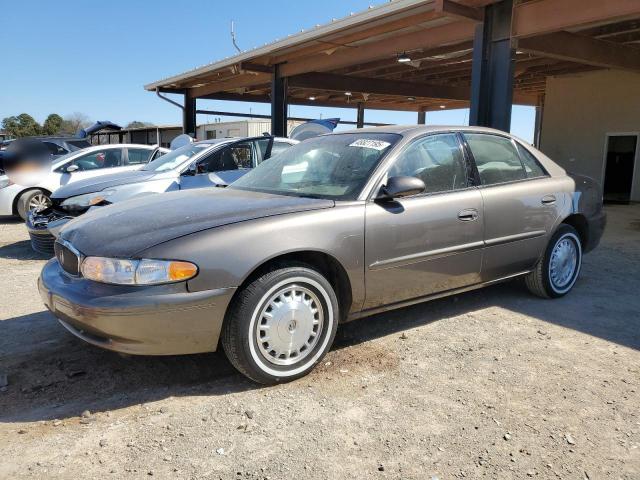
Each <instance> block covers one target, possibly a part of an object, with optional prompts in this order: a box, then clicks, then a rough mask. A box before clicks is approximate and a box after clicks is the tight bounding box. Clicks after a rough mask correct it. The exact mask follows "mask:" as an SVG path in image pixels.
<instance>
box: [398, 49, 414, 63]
mask: <svg viewBox="0 0 640 480" xmlns="http://www.w3.org/2000/svg"><path fill="white" fill-rule="evenodd" d="M410 61H411V57H410V56H409V55H407V54H406V53H405V52H402V53H401V54H400V55H398V62H399V63H409V62H410Z"/></svg>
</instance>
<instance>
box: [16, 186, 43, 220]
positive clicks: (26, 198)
mask: <svg viewBox="0 0 640 480" xmlns="http://www.w3.org/2000/svg"><path fill="white" fill-rule="evenodd" d="M35 204H39V205H42V206H43V207H46V206H48V205H51V199H50V198H49V195H48V194H47V193H46V192H45V191H43V190H38V189H36V190H29V191H27V192H25V193H23V194H22V195H20V198H19V199H18V202H17V204H16V207H17V210H18V215H20V218H22V220H27V215H28V213H29V210H32V209H33V207H34V206H35Z"/></svg>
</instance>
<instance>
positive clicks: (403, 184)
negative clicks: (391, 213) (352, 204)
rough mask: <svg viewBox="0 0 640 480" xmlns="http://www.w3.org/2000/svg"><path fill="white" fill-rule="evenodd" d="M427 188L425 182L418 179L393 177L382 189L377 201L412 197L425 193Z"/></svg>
mask: <svg viewBox="0 0 640 480" xmlns="http://www.w3.org/2000/svg"><path fill="white" fill-rule="evenodd" d="M426 188H427V187H426V186H425V184H424V182H423V181H422V180H420V179H419V178H416V177H391V178H389V179H388V180H387V184H386V185H383V186H382V188H381V189H380V192H379V193H378V196H377V197H376V200H393V199H394V198H402V197H410V196H411V195H417V194H419V193H422V192H424V191H425V189H426Z"/></svg>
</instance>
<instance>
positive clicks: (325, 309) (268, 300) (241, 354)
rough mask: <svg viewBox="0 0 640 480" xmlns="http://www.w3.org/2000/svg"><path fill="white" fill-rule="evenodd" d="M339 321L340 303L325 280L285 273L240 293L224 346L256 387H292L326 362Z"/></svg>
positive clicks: (295, 269)
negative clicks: (295, 382)
mask: <svg viewBox="0 0 640 480" xmlns="http://www.w3.org/2000/svg"><path fill="white" fill-rule="evenodd" d="M338 318H339V312H338V300H337V298H336V295H335V292H334V291H333V288H332V287H331V284H330V283H329V282H328V281H327V279H326V278H325V277H324V276H322V275H321V274H320V273H318V272H317V271H315V270H313V269H312V268H310V267H307V266H302V265H300V266H289V267H285V268H279V269H277V270H274V271H271V272H268V273H266V274H264V275H262V276H260V277H259V278H257V279H256V280H254V281H253V282H251V283H250V284H249V285H248V286H246V287H245V288H244V289H243V290H242V291H240V292H239V293H238V296H237V297H236V299H235V300H234V302H233V304H232V305H231V307H230V310H229V313H228V315H227V318H226V319H225V324H224V326H223V330H222V337H221V341H222V346H223V348H224V351H225V353H226V354H227V357H228V358H229V360H230V361H231V363H232V364H233V366H234V367H236V369H238V370H239V371H240V372H241V373H243V374H244V375H246V376H247V377H249V378H250V379H252V380H254V381H255V382H258V383H263V384H274V383H278V382H288V381H291V380H294V379H296V378H300V377H302V376H304V375H306V374H307V373H309V371H311V370H312V369H313V367H314V366H315V365H316V364H317V363H318V362H320V360H322V358H323V357H324V356H325V354H326V353H327V352H328V351H329V349H330V348H331V344H332V343H333V339H334V337H335V333H336V329H337V325H338Z"/></svg>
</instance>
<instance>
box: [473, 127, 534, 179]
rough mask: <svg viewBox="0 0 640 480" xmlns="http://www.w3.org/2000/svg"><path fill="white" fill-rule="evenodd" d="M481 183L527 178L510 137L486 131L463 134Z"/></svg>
mask: <svg viewBox="0 0 640 480" xmlns="http://www.w3.org/2000/svg"><path fill="white" fill-rule="evenodd" d="M464 137H465V139H466V140H467V143H468V144H469V148H470V149H471V153H472V154H473V158H474V160H475V163H476V167H477V168H478V173H479V174H480V180H481V182H482V184H483V185H497V184H500V183H508V182H515V181H518V180H524V179H526V178H527V175H526V173H525V170H524V167H523V166H522V162H521V161H520V155H518V151H517V150H516V147H515V146H514V145H513V142H512V141H511V139H509V138H507V137H501V136H499V135H491V134H486V133H465V134H464Z"/></svg>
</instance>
